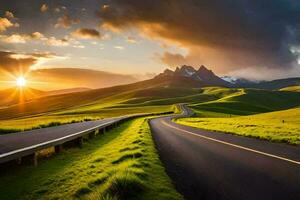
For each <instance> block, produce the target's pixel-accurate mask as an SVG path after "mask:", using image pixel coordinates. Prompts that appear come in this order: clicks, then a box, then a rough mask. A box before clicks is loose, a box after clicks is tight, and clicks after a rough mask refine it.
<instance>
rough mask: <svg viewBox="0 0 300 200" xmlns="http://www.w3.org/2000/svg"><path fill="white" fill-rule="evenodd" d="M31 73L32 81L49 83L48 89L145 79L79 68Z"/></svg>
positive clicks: (43, 70) (127, 82) (52, 69)
mask: <svg viewBox="0 0 300 200" xmlns="http://www.w3.org/2000/svg"><path fill="white" fill-rule="evenodd" d="M30 74H31V77H32V78H31V79H32V80H31V81H32V82H37V83H44V82H46V83H47V84H48V85H47V90H57V89H64V88H73V87H81V88H82V87H83V88H92V89H97V88H105V87H112V86H116V85H124V84H130V83H134V82H138V81H141V80H143V79H138V78H137V77H136V76H134V75H126V74H118V73H111V72H106V71H98V70H91V69H79V68H51V69H39V70H34V71H31V72H30ZM33 77H34V79H33ZM34 87H35V88H43V89H44V88H45V84H39V85H35V86H34Z"/></svg>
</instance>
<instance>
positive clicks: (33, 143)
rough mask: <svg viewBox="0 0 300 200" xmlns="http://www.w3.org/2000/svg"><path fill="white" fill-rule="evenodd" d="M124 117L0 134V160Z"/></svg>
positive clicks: (2, 160) (66, 139) (71, 137)
mask: <svg viewBox="0 0 300 200" xmlns="http://www.w3.org/2000/svg"><path fill="white" fill-rule="evenodd" d="M126 117H128V116H123V117H116V118H108V119H103V120H97V121H88V122H81V123H73V124H67V125H61V126H55V127H49V128H43V129H35V130H31V131H24V132H19V133H11V134H6V135H0V162H5V161H6V160H11V158H10V157H11V156H12V157H14V155H15V154H17V153H19V152H25V151H28V149H34V148H35V147H38V146H43V145H47V144H50V145H49V146H51V143H53V144H54V143H57V142H60V141H70V140H72V139H73V138H76V137H78V136H77V135H79V134H81V133H83V132H86V131H89V130H94V129H96V128H99V127H103V126H107V125H110V124H112V123H115V122H117V121H119V120H121V119H124V118H126Z"/></svg>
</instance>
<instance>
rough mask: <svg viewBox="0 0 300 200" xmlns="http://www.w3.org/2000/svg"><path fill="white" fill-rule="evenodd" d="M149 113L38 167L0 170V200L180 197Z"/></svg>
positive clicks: (56, 156) (41, 162)
mask: <svg viewBox="0 0 300 200" xmlns="http://www.w3.org/2000/svg"><path fill="white" fill-rule="evenodd" d="M147 119H148V118H139V119H135V120H131V121H129V122H126V123H124V124H122V125H121V126H120V127H118V128H116V129H114V130H112V131H109V132H107V133H105V134H104V135H99V136H97V137H96V138H94V139H92V140H88V141H87V142H85V143H84V145H83V148H82V149H79V148H70V149H65V150H64V151H63V152H62V153H60V154H57V155H55V156H53V157H51V158H49V159H44V160H41V161H40V162H39V165H38V166H37V167H33V166H22V167H16V168H12V169H6V170H2V171H1V172H0V179H1V182H0V199H1V200H6V199H7V200H8V199H22V200H23V199H64V200H65V199H88V200H93V199H97V200H99V199H100V200H102V199H103V200H104V199H105V200H107V199H119V200H123V199H149V200H152V199H160V200H164V199H165V200H170V199H171V200H172V199H174V200H175V199H182V196H181V195H180V194H179V193H177V192H176V190H175V188H174V186H173V185H172V183H171V180H170V179H169V177H168V176H167V174H166V173H165V171H164V167H163V166H162V163H161V161H160V160H159V157H158V154H157V152H156V149H155V147H154V143H153V141H152V137H151V133H150V129H149V126H148V123H147Z"/></svg>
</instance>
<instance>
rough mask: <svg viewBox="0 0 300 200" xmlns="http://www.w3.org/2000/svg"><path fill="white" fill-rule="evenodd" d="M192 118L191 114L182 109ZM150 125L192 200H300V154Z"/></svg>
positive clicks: (157, 122) (168, 120)
mask: <svg viewBox="0 0 300 200" xmlns="http://www.w3.org/2000/svg"><path fill="white" fill-rule="evenodd" d="M182 107H183V110H184V113H183V115H182V116H188V115H190V114H191V112H190V111H189V110H188V109H187V108H186V107H185V106H182ZM172 118H174V116H173V117H161V118H157V119H153V120H151V121H150V126H151V129H152V134H153V138H154V141H155V144H156V147H157V149H158V152H159V155H160V157H161V160H162V162H163V163H164V165H165V167H166V171H167V173H168V174H169V176H170V177H171V178H172V180H173V181H174V183H175V185H176V188H177V189H178V191H179V192H181V193H182V194H183V195H184V197H185V198H186V199H188V200H194V199H195V200H201V199H209V200H211V199H228V200H248V199H249V200H260V199H262V200H277V199H278V200H279V199H280V200H283V199H287V200H299V199H300V148H299V147H294V146H289V145H284V144H275V143H270V142H267V141H262V140H257V139H252V138H246V137H241V136H235V135H230V134H223V133H216V132H210V131H204V130H201V129H197V128H192V127H188V126H183V125H179V124H176V123H173V122H172Z"/></svg>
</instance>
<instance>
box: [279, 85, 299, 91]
mask: <svg viewBox="0 0 300 200" xmlns="http://www.w3.org/2000/svg"><path fill="white" fill-rule="evenodd" d="M280 91H288V92H300V85H297V86H290V87H285V88H281V89H280Z"/></svg>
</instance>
